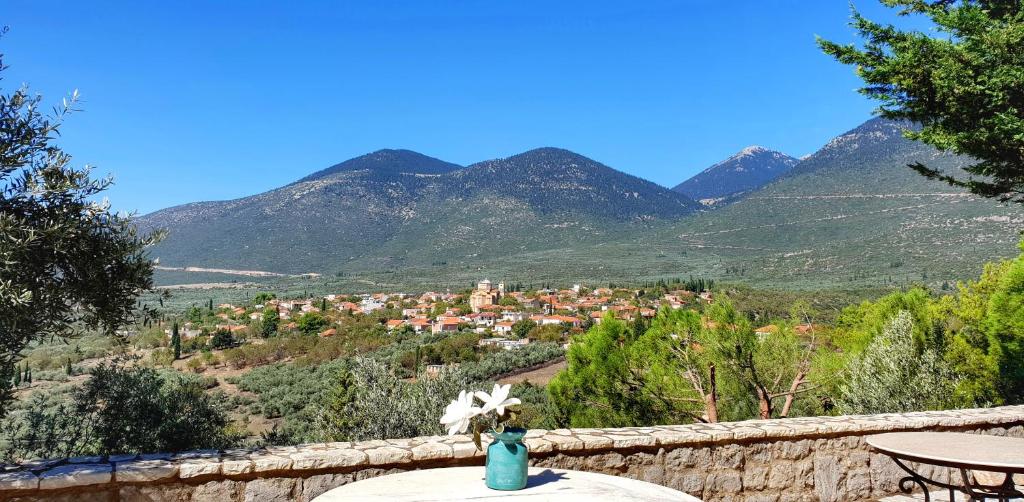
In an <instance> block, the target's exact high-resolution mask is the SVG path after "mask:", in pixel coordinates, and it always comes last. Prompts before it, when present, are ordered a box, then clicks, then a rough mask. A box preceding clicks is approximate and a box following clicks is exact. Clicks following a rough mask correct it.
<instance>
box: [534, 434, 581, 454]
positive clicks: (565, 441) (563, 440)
mask: <svg viewBox="0 0 1024 502" xmlns="http://www.w3.org/2000/svg"><path fill="white" fill-rule="evenodd" d="M544 439H546V440H548V441H551V444H553V445H554V447H555V451H574V450H582V449H583V441H582V440H581V439H579V438H577V437H576V436H563V435H560V434H548V435H546V436H544Z"/></svg>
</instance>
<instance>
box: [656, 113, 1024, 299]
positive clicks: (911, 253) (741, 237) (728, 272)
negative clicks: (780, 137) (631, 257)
mask: <svg viewBox="0 0 1024 502" xmlns="http://www.w3.org/2000/svg"><path fill="white" fill-rule="evenodd" d="M906 126H907V124H901V123H896V122H892V121H887V120H882V119H872V120H869V121H867V122H865V123H864V124H862V125H860V126H858V127H856V128H854V129H852V130H850V131H848V132H846V133H844V134H841V135H839V136H837V137H836V138H834V139H833V140H831V141H830V142H829V143H828V144H826V145H825V146H823V147H822V148H821V149H820V150H818V151H817V152H815V153H814V154H813V155H811V156H810V157H808V158H806V159H805V160H803V161H802V162H800V163H799V165H797V166H795V167H794V168H793V169H791V170H790V171H789V172H788V173H787V174H785V175H784V176H782V177H781V178H779V179H777V180H776V181H774V182H772V183H770V184H768V185H766V186H765V187H763V188H762V189H760V190H757V191H754V192H751V193H749V194H748V195H747V196H746V197H745V198H743V199H742V200H740V201H738V202H736V203H734V204H731V205H729V206H727V207H724V208H722V209H720V210H718V211H713V212H707V213H703V214H700V215H698V216H696V217H694V218H688V219H686V220H684V221H681V222H679V223H678V224H674V225H671V226H670V227H669V228H667V229H664V230H663V231H661V232H659V233H658V234H656V236H654V237H653V238H651V239H650V240H649V242H650V245H651V246H656V247H657V248H658V249H660V250H661V252H681V251H684V250H685V251H686V252H691V253H706V254H709V255H713V256H714V257H715V258H714V259H715V260H716V261H717V262H718V265H716V266H714V267H713V269H717V270H718V271H719V275H720V276H722V277H723V278H732V279H735V280H749V281H756V282H764V283H767V284H773V283H774V284H793V283H803V284H812V285H824V284H833V285H835V284H839V285H842V284H850V285H869V284H887V285H892V286H895V285H900V284H908V283H914V282H918V283H926V284H930V285H932V286H936V287H941V285H942V283H943V282H946V281H947V280H949V281H951V280H953V279H958V278H964V277H971V276H974V275H976V274H977V272H978V270H979V267H980V265H981V264H982V263H983V262H984V261H988V260H992V259H996V258H999V257H1005V256H1011V255H1015V254H1016V247H1015V243H1016V241H1017V239H1018V236H1017V232H1018V231H1019V229H1020V228H1021V224H1022V223H1024V212H1022V211H1021V208H1020V207H1018V206H1015V205H1005V204H999V203H997V202H995V201H992V200H985V199H980V198H978V197H974V196H971V195H969V194H967V193H965V192H963V191H962V190H960V189H958V188H954V187H950V186H948V185H945V184H943V183H940V182H936V181H931V180H928V179H925V178H923V177H921V176H919V175H918V174H917V173H915V172H913V171H912V170H911V169H910V168H908V167H906V166H907V165H908V164H910V163H912V162H916V161H921V162H924V163H925V164H927V165H929V166H933V167H937V168H940V169H943V170H947V171H957V170H959V169H960V168H961V167H963V166H965V165H968V163H969V162H970V159H966V158H963V157H956V156H953V155H948V154H944V153H941V152H939V151H937V150H935V149H933V148H931V147H929V146H927V145H924V144H921V143H917V142H913V141H909V140H907V139H905V138H904V137H903V136H902V134H901V130H902V128H904V127H906ZM669 250H671V251H669Z"/></svg>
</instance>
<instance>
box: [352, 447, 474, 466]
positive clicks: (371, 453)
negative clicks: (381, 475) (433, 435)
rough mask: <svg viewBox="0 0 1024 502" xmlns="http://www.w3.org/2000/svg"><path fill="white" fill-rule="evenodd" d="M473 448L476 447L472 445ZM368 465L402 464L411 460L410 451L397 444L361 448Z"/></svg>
mask: <svg viewBox="0 0 1024 502" xmlns="http://www.w3.org/2000/svg"><path fill="white" fill-rule="evenodd" d="M474 448H476V447H475V446H474ZM363 452H364V453H366V456H367V459H368V463H369V465H387V464H404V463H407V462H411V461H412V458H413V457H412V452H411V451H409V450H406V449H404V448H399V447H397V446H390V445H387V446H381V447H378V448H370V449H366V450H363Z"/></svg>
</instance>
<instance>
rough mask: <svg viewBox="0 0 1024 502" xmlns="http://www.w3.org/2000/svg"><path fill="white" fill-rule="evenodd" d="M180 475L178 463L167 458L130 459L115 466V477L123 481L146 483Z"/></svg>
mask: <svg viewBox="0 0 1024 502" xmlns="http://www.w3.org/2000/svg"><path fill="white" fill-rule="evenodd" d="M177 475H178V464H176V463H174V462H168V461H166V460H130V461H128V462H118V463H117V464H115V466H114V478H115V479H117V481H118V482H123V483H146V482H152V481H159V480H163V479H170V478H173V477H175V476H177Z"/></svg>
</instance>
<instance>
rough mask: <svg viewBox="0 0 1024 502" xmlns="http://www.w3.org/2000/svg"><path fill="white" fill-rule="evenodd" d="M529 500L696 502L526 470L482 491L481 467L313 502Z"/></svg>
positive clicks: (401, 478)
mask: <svg viewBox="0 0 1024 502" xmlns="http://www.w3.org/2000/svg"><path fill="white" fill-rule="evenodd" d="M499 499H500V500H529V501H542V500H551V501H559V502H561V501H573V500H579V501H586V502H597V501H601V500H609V501H611V500H614V501H619V502H632V501H636V502H640V501H650V502H658V501H666V502H667V501H673V502H700V499H698V498H695V497H691V496H689V495H687V494H685V493H683V492H680V491H676V490H673V489H671V488H665V487H664V486H659V485H655V484H651V483H645V482H643V481H637V480H635V479H629V478H621V477H618V476H608V475H605V474H595V473H592V472H581V471H566V470H562V469H547V468H541V467H531V468H530V477H529V481H528V482H527V484H526V488H524V489H522V490H518V491H507V492H506V491H498V490H491V489H490V488H487V486H485V485H484V468H483V467H448V468H444V469H423V470H416V471H408V472H403V473H399V474H391V475H388V476H380V477H376V478H370V479H364V480H362V481H357V482H355V483H349V484H347V485H342V486H339V487H337V488H335V489H333V490H331V491H329V492H327V493H324V494H323V495H320V496H319V497H317V498H315V499H313V500H314V501H315V502H341V501H357V500H358V501H367V502H370V501H383V500H387V501H395V502H412V501H417V502H429V501H438V502H440V501H448V500H499Z"/></svg>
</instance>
